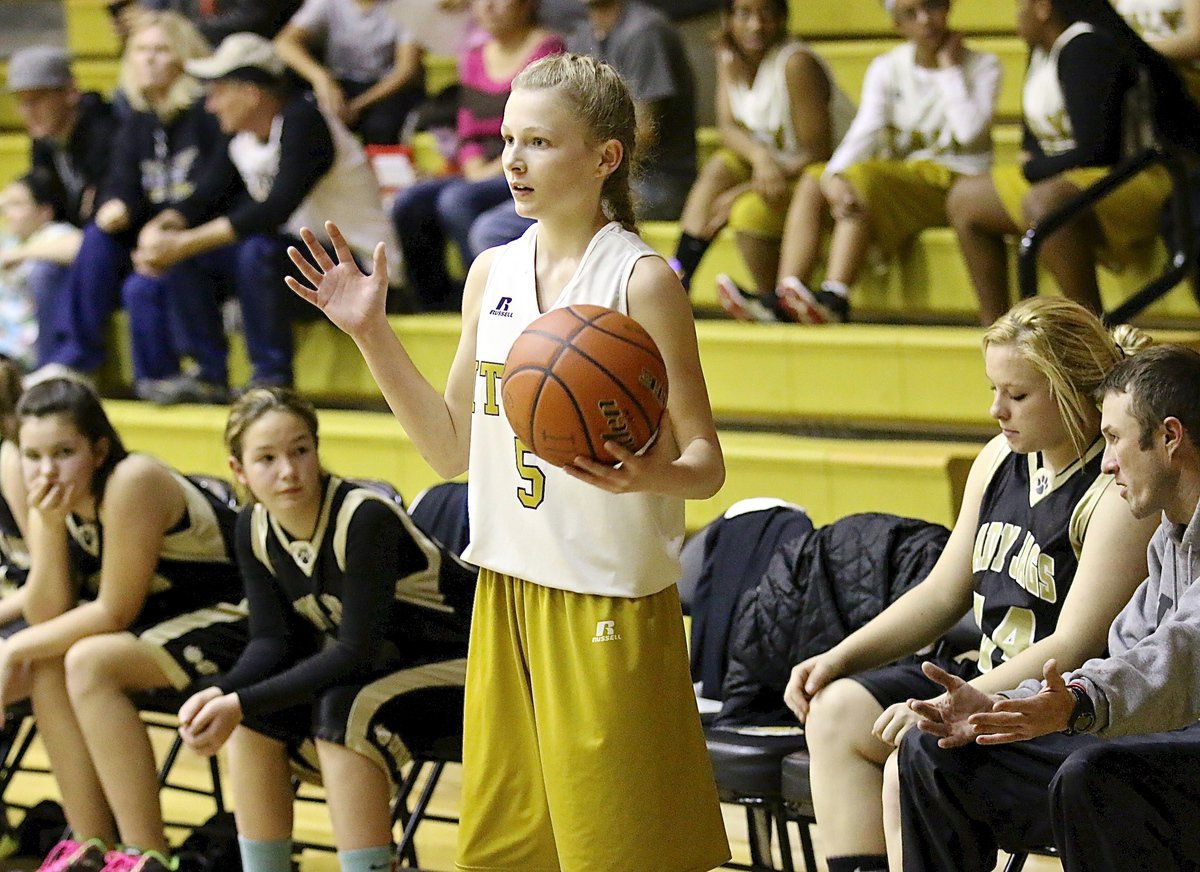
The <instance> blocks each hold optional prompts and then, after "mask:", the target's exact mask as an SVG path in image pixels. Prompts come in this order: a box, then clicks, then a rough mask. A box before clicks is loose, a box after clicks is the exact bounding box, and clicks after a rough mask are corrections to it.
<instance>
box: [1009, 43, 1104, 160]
mask: <svg viewBox="0 0 1200 872" xmlns="http://www.w3.org/2000/svg"><path fill="white" fill-rule="evenodd" d="M1093 30H1094V28H1093V27H1092V26H1091V25H1090V24H1086V23H1084V22H1082V21H1077V22H1075V23H1074V24H1072V25H1071V26H1070V27H1068V28H1067V29H1066V30H1064V31H1063V32H1062V33H1061V34H1060V35H1059V37H1058V39H1056V40H1054V45H1052V46H1050V51H1045V50H1044V49H1040V48H1035V49H1034V50H1033V51H1032V52H1031V53H1030V55H1029V69H1028V70H1027V71H1026V73H1025V90H1024V92H1023V94H1022V97H1021V107H1022V111H1023V112H1024V113H1025V125H1026V126H1027V127H1028V128H1029V132H1030V133H1032V134H1033V136H1034V138H1035V139H1037V141H1038V144H1039V145H1041V147H1042V151H1043V153H1045V154H1046V155H1048V156H1053V155H1056V154H1063V153H1064V152H1067V151H1070V150H1071V149H1073V148H1074V147H1075V129H1074V128H1073V127H1072V126H1071V117H1070V116H1069V115H1068V114H1067V103H1066V100H1065V99H1064V97H1063V91H1062V83H1061V82H1060V81H1059V79H1058V55H1059V53H1060V52H1061V51H1062V50H1063V46H1065V45H1066V44H1067V43H1068V42H1070V41H1071V40H1073V39H1074V38H1075V37H1077V36H1079V35H1081V34H1084V33H1091V32H1092V31H1093Z"/></svg>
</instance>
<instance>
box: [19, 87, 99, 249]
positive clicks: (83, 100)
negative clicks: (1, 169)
mask: <svg viewBox="0 0 1200 872" xmlns="http://www.w3.org/2000/svg"><path fill="white" fill-rule="evenodd" d="M78 113H79V114H78V117H77V118H76V121H75V127H74V129H72V131H71V135H70V136H69V137H67V142H66V144H65V145H62V144H59V143H57V142H54V141H52V140H49V139H35V140H34V141H33V145H32V147H31V150H30V162H31V163H32V164H33V166H35V167H44V168H45V169H46V170H47V171H48V172H49V173H50V174H51V175H52V176H53V177H54V178H55V179H57V180H58V183H59V184H60V185H61V187H62V190H63V192H64V193H65V195H66V208H65V212H64V214H63V219H64V220H66V221H70V222H71V223H72V224H74V225H75V226H76V227H82V226H83V225H84V224H85V223H87V222H88V221H89V220H90V219H91V217H92V213H93V212H94V211H95V210H96V206H98V205H99V202H98V200H97V196H98V195H99V193H100V189H101V187H102V186H103V184H104V181H105V178H106V177H107V176H108V167H109V162H110V159H111V157H112V154H113V139H114V138H115V136H116V132H117V117H116V115H115V114H114V112H113V108H112V105H111V104H109V103H108V101H107V100H105V99H104V98H103V97H101V96H100V95H99V94H97V93H95V92H93V91H88V92H87V93H85V94H81V95H80V97H79V110H78Z"/></svg>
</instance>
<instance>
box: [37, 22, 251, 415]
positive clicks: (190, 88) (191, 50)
mask: <svg viewBox="0 0 1200 872" xmlns="http://www.w3.org/2000/svg"><path fill="white" fill-rule="evenodd" d="M209 51H210V49H209V47H208V44H207V43H206V42H205V41H204V38H203V37H202V36H201V35H200V33H199V31H197V30H196V28H195V27H194V26H193V25H192V23H191V22H190V21H188V20H187V19H186V18H184V17H183V16H181V15H179V14H178V13H175V12H142V13H141V14H139V15H138V16H137V17H136V18H135V19H134V20H133V23H132V30H131V32H130V38H129V40H128V42H127V43H126V49H125V53H124V55H123V56H122V58H121V72H120V80H119V81H120V85H121V90H122V93H123V94H124V95H125V98H126V100H127V101H128V103H129V109H130V114H129V115H128V116H127V117H126V118H125V119H124V120H123V121H122V122H121V126H120V129H119V130H118V132H117V137H116V141H115V142H114V143H113V144H112V146H113V159H112V163H111V166H110V168H109V175H108V182H107V183H106V184H105V186H104V189H103V191H102V192H101V194H100V196H99V200H100V204H99V207H98V208H97V209H96V214H95V219H94V221H92V222H91V223H89V224H88V225H87V226H85V227H84V231H83V245H82V247H81V249H80V252H79V257H78V258H77V259H76V261H75V264H74V266H73V267H72V268H71V271H70V275H69V277H68V280H67V285H66V291H65V293H64V296H65V298H66V299H67V300H68V301H69V302H68V304H69V305H70V307H71V312H72V313H73V316H72V318H71V320H70V322H69V324H63V325H62V327H60V331H61V332H60V334H59V335H58V336H57V337H56V338H57V342H56V345H55V347H54V348H53V349H50V350H48V351H47V353H46V354H45V355H44V360H43V362H54V363H59V364H63V365H64V366H69V367H71V368H72V369H75V370H77V371H80V372H84V373H93V372H95V371H96V370H97V369H98V368H99V367H100V365H101V364H102V363H103V362H104V358H105V354H106V350H107V349H106V346H107V342H106V331H107V328H108V322H109V319H110V316H111V315H112V313H113V311H115V310H116V309H117V308H118V307H119V306H121V305H124V307H125V308H126V310H127V311H128V313H129V331H130V340H131V343H132V357H133V378H134V391H135V393H136V394H138V395H139V396H143V397H147V396H149V395H150V394H151V393H152V392H153V390H152V388H153V385H152V383H153V382H154V381H156V380H161V379H166V378H171V377H174V376H177V375H179V371H180V370H179V355H180V350H179V348H178V347H177V346H178V343H177V340H176V336H175V334H176V333H177V332H178V331H173V330H172V318H171V315H170V307H169V306H168V300H167V296H166V295H167V289H166V286H165V284H164V282H163V280H162V278H161V277H159V276H150V275H144V274H138V273H134V272H133V262H132V260H131V259H130V255H131V253H132V252H133V249H134V247H135V245H136V244H137V234H138V232H139V231H140V230H141V228H142V227H143V226H144V225H145V223H146V222H147V221H148V220H150V219H151V218H153V217H154V216H155V215H157V214H158V213H160V212H162V211H163V210H164V209H167V208H170V207H172V206H174V205H176V204H178V203H179V202H181V201H182V200H184V199H186V198H187V197H188V196H190V195H191V194H192V192H193V191H194V190H195V188H196V185H197V183H198V181H199V179H201V178H202V177H203V176H204V175H205V174H217V175H220V176H222V177H223V176H225V175H227V174H228V173H229V172H230V169H229V157H228V155H227V153H226V149H227V145H228V141H227V138H226V137H225V136H224V135H223V134H222V133H221V130H220V127H219V126H218V124H217V120H216V119H215V118H214V117H213V116H211V115H209V114H208V113H207V112H206V111H204V95H203V87H202V86H201V84H200V83H199V82H198V81H196V79H194V78H192V77H191V76H189V75H187V74H186V73H184V71H183V65H184V63H186V62H187V61H189V60H192V59H194V58H202V57H207V56H208V54H209ZM60 323H61V322H60Z"/></svg>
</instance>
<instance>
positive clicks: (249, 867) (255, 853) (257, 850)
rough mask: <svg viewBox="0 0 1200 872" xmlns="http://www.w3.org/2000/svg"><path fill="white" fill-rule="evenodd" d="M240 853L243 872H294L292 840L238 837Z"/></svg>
mask: <svg viewBox="0 0 1200 872" xmlns="http://www.w3.org/2000/svg"><path fill="white" fill-rule="evenodd" d="M238 853H240V854H241V855H242V870H243V872H292V840H291V839H273V840H271V841H259V840H258V839H247V838H246V837H245V836H238ZM385 868H386V867H385Z"/></svg>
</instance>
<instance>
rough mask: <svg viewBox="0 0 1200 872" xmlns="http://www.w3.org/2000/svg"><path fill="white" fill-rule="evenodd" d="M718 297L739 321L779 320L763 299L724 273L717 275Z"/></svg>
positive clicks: (763, 321) (765, 321) (726, 309)
mask: <svg viewBox="0 0 1200 872" xmlns="http://www.w3.org/2000/svg"><path fill="white" fill-rule="evenodd" d="M717 298H718V299H719V300H720V301H721V308H722V309H724V310H725V311H726V312H727V313H728V314H730V315H732V316H733V317H734V318H736V319H737V320H739V321H757V322H760V323H771V322H773V321H777V320H778V319H777V318H776V317H775V313H774V312H772V311H771V310H770V309H768V308H767V307H766V306H765V305H763V301H762V300H760V299H759V298H758V297H755V296H753V295H751V294H747V293H746V292H745V291H743V290H742V289H741V288H739V287H738V285H737V282H735V281H734V280H733V279H731V278H730V277H729V276H727V275H725V274H724V273H721V274H720V275H719V276H717Z"/></svg>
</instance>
